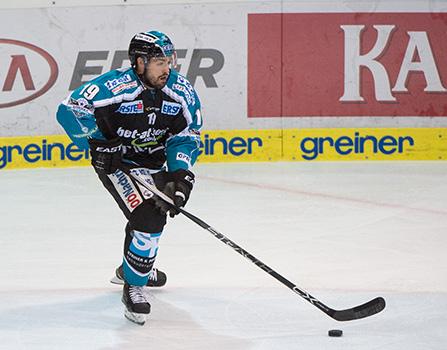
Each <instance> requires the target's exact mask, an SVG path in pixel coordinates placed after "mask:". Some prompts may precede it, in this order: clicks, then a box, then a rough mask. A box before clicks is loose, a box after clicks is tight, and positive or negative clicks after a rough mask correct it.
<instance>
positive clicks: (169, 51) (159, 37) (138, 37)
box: [128, 30, 177, 68]
mask: <svg viewBox="0 0 447 350" xmlns="http://www.w3.org/2000/svg"><path fill="white" fill-rule="evenodd" d="M128 54H129V60H130V64H131V65H132V67H135V66H136V62H137V58H138V57H143V59H144V60H145V62H148V61H149V59H150V58H152V57H171V58H172V63H171V66H172V67H173V68H175V67H176V66H177V54H176V52H175V47H174V44H173V43H172V41H171V39H169V37H168V36H167V35H166V34H164V33H162V32H159V31H156V30H151V31H149V32H143V33H138V34H135V35H134V37H133V38H132V40H131V41H130V44H129V51H128Z"/></svg>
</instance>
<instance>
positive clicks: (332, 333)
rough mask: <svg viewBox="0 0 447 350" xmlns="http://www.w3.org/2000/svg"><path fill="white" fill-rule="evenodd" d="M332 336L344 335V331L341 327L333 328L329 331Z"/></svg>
mask: <svg viewBox="0 0 447 350" xmlns="http://www.w3.org/2000/svg"><path fill="white" fill-rule="evenodd" d="M327 334H328V336H330V337H341V336H342V335H343V331H342V330H341V329H331V330H330V331H329V332H327Z"/></svg>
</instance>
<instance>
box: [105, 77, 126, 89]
mask: <svg viewBox="0 0 447 350" xmlns="http://www.w3.org/2000/svg"><path fill="white" fill-rule="evenodd" d="M130 81H132V77H131V76H130V74H125V75H123V76H122V77H119V78H116V79H112V80H107V81H106V82H105V83H104V85H105V86H106V87H107V89H109V90H112V91H113V89H115V88H116V87H117V86H118V85H121V84H124V83H128V82H130Z"/></svg>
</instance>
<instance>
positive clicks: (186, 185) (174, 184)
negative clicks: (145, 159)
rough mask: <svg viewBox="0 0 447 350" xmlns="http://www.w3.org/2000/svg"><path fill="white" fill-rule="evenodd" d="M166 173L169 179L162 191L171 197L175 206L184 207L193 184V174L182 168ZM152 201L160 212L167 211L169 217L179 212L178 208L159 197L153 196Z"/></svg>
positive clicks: (164, 212)
mask: <svg viewBox="0 0 447 350" xmlns="http://www.w3.org/2000/svg"><path fill="white" fill-rule="evenodd" d="M167 174H168V176H169V181H168V182H167V183H166V185H165V187H164V189H163V192H164V193H165V194H166V195H167V196H168V197H170V198H172V200H173V202H174V204H175V205H176V206H177V207H184V206H185V204H186V202H187V201H188V199H189V195H190V193H191V191H192V187H193V185H194V174H193V173H192V172H191V171H189V170H184V169H179V170H176V171H174V172H172V173H167ZM154 201H155V206H156V207H157V208H158V209H159V210H160V212H161V213H162V214H167V213H168V212H169V216H170V217H171V218H173V217H174V216H175V215H177V214H179V211H178V210H176V209H175V208H174V207H173V206H171V205H169V204H168V203H166V202H165V201H164V200H162V199H161V198H158V197H155V198H154Z"/></svg>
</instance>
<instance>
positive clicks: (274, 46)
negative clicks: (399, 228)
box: [0, 0, 447, 168]
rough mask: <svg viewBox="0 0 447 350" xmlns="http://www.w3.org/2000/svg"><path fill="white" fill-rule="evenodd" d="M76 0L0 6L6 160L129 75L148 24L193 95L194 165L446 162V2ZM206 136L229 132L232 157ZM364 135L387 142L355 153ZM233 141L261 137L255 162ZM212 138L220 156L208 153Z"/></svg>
mask: <svg viewBox="0 0 447 350" xmlns="http://www.w3.org/2000/svg"><path fill="white" fill-rule="evenodd" d="M73 3H74V2H70V1H68V0H56V1H47V0H17V1H14V2H1V3H0V18H1V21H0V30H1V33H3V34H2V38H0V59H1V62H2V65H0V149H1V150H4V149H6V158H8V152H10V153H11V157H12V159H15V158H17V159H19V158H20V157H19V155H20V154H19V151H18V150H19V149H20V147H21V146H20V147H19V144H15V143H14V142H19V141H20V142H25V144H24V145H25V146H24V147H26V145H33V144H36V142H37V141H36V139H35V138H37V139H39V137H40V136H39V135H47V136H45V137H46V138H47V140H48V144H50V143H51V142H56V143H58V142H59V141H58V140H59V139H58V136H57V135H61V134H62V133H63V130H62V128H61V127H60V126H59V125H58V124H57V122H56V120H55V112H56V109H57V106H58V104H59V103H60V101H62V100H63V99H64V98H65V97H66V96H67V95H69V94H70V92H71V91H72V90H73V89H74V88H76V87H77V86H79V85H80V84H82V83H83V82H85V81H88V80H89V79H92V78H94V77H95V76H97V75H99V74H102V73H104V72H106V71H108V70H110V69H115V68H119V67H122V66H128V64H129V62H128V60H127V57H126V55H127V54H126V49H127V45H128V42H129V39H130V38H131V37H132V35H133V34H134V33H135V32H139V31H142V30H148V29H159V30H161V31H165V32H166V33H168V34H169V35H170V36H171V38H172V39H173V41H174V43H175V45H176V48H177V50H178V56H179V64H180V66H179V70H180V73H181V74H183V75H185V76H187V78H188V79H189V80H190V81H191V83H192V84H193V85H194V87H195V89H196V90H197V91H198V93H199V96H200V98H201V101H202V105H203V111H202V112H203V116H204V121H205V129H206V133H204V135H205V138H204V152H203V154H202V156H201V161H210V162H213V161H255V160H267V161H268V160H278V159H282V160H297V161H298V160H306V161H315V160H316V161H318V160H366V159H368V160H369V159H390V160H391V159H393V160H407V159H408V160H413V159H445V158H446V156H445V153H443V152H445V147H444V146H443V144H442V140H444V139H445V128H447V107H446V106H447V65H445V64H444V63H445V62H447V50H446V48H447V44H446V43H447V40H446V39H447V34H446V32H445V23H447V6H446V5H445V2H442V1H428V0H427V1H404V0H402V1H368V2H366V1H324V0H315V1H312V2H310V1H304V0H295V1H280V0H274V1H237V0H232V1H227V0H220V1H218V0H209V1H206V3H204V2H201V1H198V0H197V1H196V0H190V1H181V0H168V1H161V0H160V1H144V0H127V1H124V0H123V1H118V0H110V1H106V0H91V1H84V0H80V1H78V2H76V6H74V5H73ZM24 23H26V25H24ZM419 129H420V130H419ZM356 131H357V132H358V136H356V134H355V132H356ZM400 132H402V135H403V136H400V135H401V134H400ZM207 133H209V134H207ZM206 135H208V139H207V138H206ZM211 135H213V136H211ZM214 135H224V136H222V138H223V139H225V142H226V143H227V146H226V147H227V148H225V145H224V141H222V140H219V137H218V136H214ZM241 135H244V136H241ZM265 135H267V136H265ZM303 135H306V136H303ZM361 135H370V136H371V137H379V138H380V137H382V136H380V135H384V136H383V137H386V136H389V137H390V138H385V140H384V141H382V143H380V142H381V141H380V140H379V139H378V141H373V140H371V141H369V142H370V143H371V145H372V146H371V147H372V150H373V151H374V150H376V151H377V152H372V154H368V151H367V149H366V148H368V147H366V146H365V149H364V150H363V151H364V152H361V149H360V148H361V147H360V146H361V142H362V141H359V140H361V137H362V136H361ZM376 135H378V136H376ZM406 136H408V137H411V138H412V139H413V141H414V144H411V143H410V142H409V141H403V144H402V145H401V148H402V149H401V152H399V147H398V146H399V145H398V144H396V146H394V142H395V141H393V140H391V138H392V137H397V139H396V140H397V141H396V142H397V143H398V142H399V137H406ZM16 137H20V139H16ZM212 137H216V138H217V139H218V141H213V142H214V143H212V142H211V141H209V140H211V138H212ZM238 137H241V138H255V140H256V137H258V138H260V139H262V140H263V147H264V146H265V147H267V146H266V145H269V146H268V148H264V151H263V153H262V154H256V153H255V152H254V151H253V152H252V153H250V152H249V149H248V148H247V149H246V151H245V152H242V150H243V149H244V147H246V146H244V145H243V144H244V142H248V141H241V140H240V139H238ZM266 137H267V138H266ZM268 137H270V138H268ZM301 137H304V141H303V140H302V139H301ZM313 139H315V141H312V140H313ZM14 140H19V141H14ZM52 140H55V141H52ZM207 140H208V141H209V142H211V143H212V144H213V146H215V147H216V149H218V147H222V150H225V149H227V153H226V154H225V153H224V152H223V151H222V152H223V153H222V155H218V152H217V153H215V154H207V152H206V144H207ZM213 140H214V139H213ZM349 140H352V141H349ZM27 142H29V143H27ZM67 142H68V141H67ZM297 142H299V145H298V146H297ZM313 142H315V143H316V144H317V146H318V147H317V146H314V145H313ZM356 142H357V143H358V145H357V144H356ZM374 142H376V143H374ZM37 143H38V142H37ZM211 143H210V145H211ZM301 143H302V145H301ZM351 143H352V146H351ZM367 144H368V143H367V142H365V143H364V145H367ZM219 145H220V146H219ZM270 145H272V146H270ZM273 145H274V146H273ZM320 145H321V147H320ZM356 145H357V146H356ZM15 146H16V148H12V149H11V148H9V150H10V151H8V147H15ZM251 146H253V150H254V149H255V148H256V147H255V146H256V142H255V141H252V144H251ZM5 147H6V148H5ZM42 147H43V146H42ZM65 147H68V144H67V145H66V146H65ZM247 147H248V144H247ZM300 147H301V148H300ZM315 147H317V148H318V154H317V155H316V156H314V155H312V154H314V153H315V152H316V151H315V150H312V149H314V148H315ZM350 147H352V150H351V148H350ZM356 147H357V148H356ZM392 147H398V148H397V150H396V151H394V152H392V151H391V149H392ZM427 147H428V148H427ZM320 148H321V150H320ZM25 149H26V150H27V151H24V150H25ZM56 149H57V148H54V151H56ZM209 149H211V146H210V148H209ZM381 149H383V150H384V152H381ZM15 150H17V151H15ZM33 150H34V151H35V152H37V150H36V148H34V146H30V147H28V148H23V149H22V151H23V152H24V153H22V155H23V156H24V157H25V155H26V157H27V158H28V159H30V161H26V157H25V158H23V159H24V163H23V165H26V166H31V165H32V166H42V164H43V163H42V162H46V163H45V164H50V163H49V160H43V156H42V158H40V160H35V161H34V159H35V158H36V155H35V154H33V153H32V152H33ZM231 151H233V153H235V154H232V153H231ZM300 152H302V153H300ZM306 152H307V153H306ZM239 153H241V154H239ZM3 154H5V153H3ZM16 154H17V157H14V155H16ZM36 154H38V153H36ZM68 154H69V156H67V159H68V160H69V157H70V156H71V154H73V157H75V158H77V156H79V155H80V153H79V154H78V153H76V151H75V148H73V147H71V148H68ZM303 155H305V157H303ZM3 157H5V156H4V155H3ZM306 157H307V158H306ZM381 157H382V158H381ZM70 162H75V163H76V164H78V163H77V162H82V160H73V161H70ZM70 162H69V163H67V164H71V163H70ZM6 164H8V165H6ZM13 164H14V161H12V162H6V163H5V165H4V166H3V168H5V167H6V168H9V167H15V165H13ZM64 164H65V163H64ZM54 165H55V166H56V165H57V166H59V165H63V164H62V163H60V162H55V163H54ZM17 167H18V165H17Z"/></svg>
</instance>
